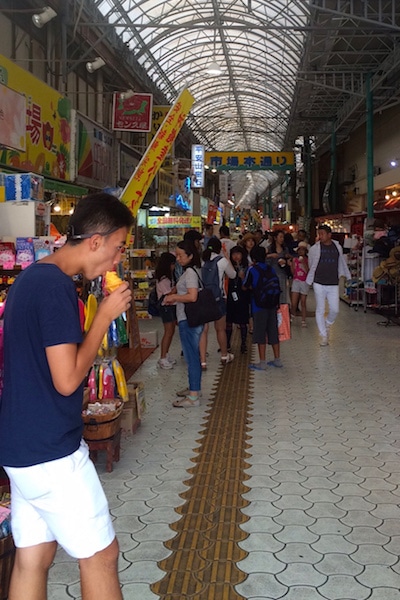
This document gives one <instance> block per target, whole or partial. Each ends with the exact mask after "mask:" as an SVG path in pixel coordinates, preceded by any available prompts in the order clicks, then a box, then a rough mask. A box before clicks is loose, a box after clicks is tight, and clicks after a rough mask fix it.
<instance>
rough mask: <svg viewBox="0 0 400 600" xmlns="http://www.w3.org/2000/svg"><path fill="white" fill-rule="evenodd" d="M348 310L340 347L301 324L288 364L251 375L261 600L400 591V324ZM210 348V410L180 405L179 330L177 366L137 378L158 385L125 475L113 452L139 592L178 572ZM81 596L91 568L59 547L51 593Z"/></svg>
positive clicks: (127, 562)
mask: <svg viewBox="0 0 400 600" xmlns="http://www.w3.org/2000/svg"><path fill="white" fill-rule="evenodd" d="M310 304H311V305H312V297H311V298H310ZM340 309H341V312H340V315H339V318H338V320H337V322H336V324H335V326H334V328H333V330H332V335H331V343H330V345H329V346H327V347H319V346H318V344H317V332H316V326H315V322H314V320H313V319H309V326H308V328H307V329H302V328H301V327H300V319H296V320H295V322H294V323H293V327H292V340H291V341H289V342H284V343H283V344H282V347H281V354H282V359H283V362H284V368H283V369H275V368H272V367H270V368H268V370H267V371H266V372H265V373H264V372H253V374H252V376H251V377H252V381H253V398H252V400H253V402H254V404H253V406H252V410H251V413H250V415H249V418H250V421H251V423H250V426H251V427H252V431H251V432H250V433H251V435H252V439H251V440H250V443H251V448H250V449H249V452H250V453H251V456H250V457H249V458H248V459H247V461H248V462H249V463H250V464H251V466H250V469H249V470H248V471H247V472H248V474H250V476H251V477H250V479H248V480H247V481H246V485H247V486H249V487H250V488H251V489H250V491H249V492H248V493H247V494H245V496H246V498H247V499H248V500H250V504H249V505H248V506H247V507H246V508H244V509H243V511H244V512H245V513H246V515H248V516H249V517H250V518H249V520H248V521H247V522H246V523H244V524H243V525H242V528H243V529H244V530H245V532H247V533H248V537H247V538H246V539H245V540H244V541H242V542H240V546H241V547H242V548H243V549H244V550H246V551H247V552H248V555H247V557H246V558H245V559H244V560H243V561H241V562H240V563H239V565H238V566H239V568H240V569H241V570H242V571H244V572H245V573H246V574H247V577H246V579H245V580H244V582H242V583H241V584H239V585H238V586H236V593H237V594H239V595H241V596H242V597H243V598H246V599H249V600H250V599H251V600H262V599H267V598H268V599H275V598H284V599H285V600H317V599H323V598H325V599H328V600H344V599H350V600H362V599H367V598H368V599H372V600H400V591H399V588H400V562H399V553H400V518H399V517H400V506H399V504H400V487H399V484H400V460H399V459H400V401H399V387H400V386H399V364H400V360H399V359H400V344H399V340H400V328H398V327H396V326H390V327H383V326H379V325H377V322H378V321H382V317H379V316H377V315H375V314H373V313H367V314H364V312H363V311H362V310H360V311H357V312H356V311H354V309H353V308H349V307H348V306H346V305H345V304H344V303H341V306H340ZM156 323H157V321H156V320H154V321H153V322H152V323H146V324H145V325H144V326H145V327H147V328H152V327H153V326H154V325H155V324H156ZM209 351H210V356H209V358H208V364H209V368H208V370H207V372H206V373H205V374H204V378H203V400H202V405H201V407H200V408H194V409H187V410H178V409H174V408H172V407H171V401H172V400H173V399H174V392H175V391H176V390H177V389H180V388H182V387H185V385H186V369H185V366H184V362H183V359H180V358H179V353H180V346H179V340H178V335H177V334H176V337H175V339H174V344H173V352H172V353H173V354H174V355H175V356H176V357H177V359H178V364H177V366H176V367H175V368H174V369H173V370H171V371H161V370H160V369H159V368H158V367H157V364H156V363H157V359H158V357H159V351H158V350H156V352H155V353H154V354H153V355H151V357H150V358H149V359H147V360H146V362H145V363H144V365H143V366H142V367H141V368H140V370H139V371H137V372H136V374H135V376H134V379H136V380H142V381H144V382H145V388H146V400H147V405H148V410H147V414H146V416H145V418H144V419H143V422H142V426H141V427H140V429H139V430H138V432H137V433H136V435H134V436H130V437H129V436H126V437H124V439H123V441H122V450H121V460H120V462H119V463H117V464H115V466H114V471H113V472H112V473H106V472H105V462H102V460H103V459H102V458H101V456H100V460H99V463H98V471H99V474H100V475H101V479H102V482H103V484H104V487H105V490H106V493H107V496H108V498H109V502H110V509H111V513H112V515H113V517H114V519H115V521H114V523H115V528H116V531H117V534H118V538H119V542H120V547H121V559H120V578H121V583H122V584H123V594H124V599H125V600H156V599H157V598H159V596H158V595H156V594H154V593H153V592H152V591H151V590H150V584H152V583H154V582H156V581H158V580H159V579H160V578H162V577H163V575H164V572H163V571H162V570H161V569H160V568H159V566H158V564H157V562H158V561H161V560H162V559H164V558H166V557H167V556H169V555H170V551H169V550H168V549H166V548H165V546H164V544H163V542H164V541H166V540H168V539H170V538H171V537H173V535H175V533H174V532H173V531H172V529H170V527H169V525H170V524H171V523H174V522H175V521H177V520H178V519H179V515H178V514H177V512H175V510H174V508H175V507H177V506H179V505H181V504H183V502H184V500H182V498H180V496H179V494H180V493H181V492H183V491H185V490H186V489H187V486H186V485H185V484H184V483H183V481H185V480H187V479H188V474H187V471H186V470H187V469H188V468H190V467H191V466H192V465H193V463H192V462H191V460H190V459H191V457H193V456H194V455H195V453H194V448H196V447H198V446H199V438H200V435H199V432H200V431H201V430H202V429H203V425H204V415H205V411H206V402H207V398H208V397H209V396H210V395H212V390H213V389H214V384H215V381H216V377H217V370H218V361H219V355H218V354H217V352H216V343H215V336H214V334H213V333H211V335H210V344H209ZM71 598H74V599H78V598H80V591H79V572H78V567H77V565H76V563H75V562H74V561H71V559H69V557H68V556H66V555H65V553H64V552H63V551H59V552H58V554H57V559H56V562H55V564H54V566H53V567H52V569H51V572H50V585H49V600H67V599H69V600H71ZM176 598H179V594H178V595H177V596H176ZM182 600H183V599H182ZM216 600H222V599H216Z"/></svg>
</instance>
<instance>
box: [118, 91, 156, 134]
mask: <svg viewBox="0 0 400 600" xmlns="http://www.w3.org/2000/svg"><path fill="white" fill-rule="evenodd" d="M152 110H153V95H152V94H133V96H131V97H130V98H127V99H126V100H123V99H122V98H121V94H120V93H118V92H116V93H115V94H114V97H113V122H112V128H113V129H114V130H117V131H150V129H151V116H152Z"/></svg>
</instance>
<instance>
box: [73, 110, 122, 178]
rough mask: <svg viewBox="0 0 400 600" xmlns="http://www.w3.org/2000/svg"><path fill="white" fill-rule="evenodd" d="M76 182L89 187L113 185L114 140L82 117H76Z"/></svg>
mask: <svg viewBox="0 0 400 600" xmlns="http://www.w3.org/2000/svg"><path fill="white" fill-rule="evenodd" d="M76 119H77V139H76V142H77V157H78V172H77V182H78V183H80V184H83V185H87V186H89V187H96V188H105V187H109V186H113V185H115V177H114V174H113V173H114V170H113V151H114V138H113V135H112V133H111V132H110V131H108V130H107V129H103V128H102V127H99V126H98V125H97V123H95V122H94V121H91V120H90V119H88V118H87V117H84V116H83V115H79V114H78V115H77V117H76Z"/></svg>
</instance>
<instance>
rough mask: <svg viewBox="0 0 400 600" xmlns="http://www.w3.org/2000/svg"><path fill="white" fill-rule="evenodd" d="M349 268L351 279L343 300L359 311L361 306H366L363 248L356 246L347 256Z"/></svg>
mask: <svg viewBox="0 0 400 600" xmlns="http://www.w3.org/2000/svg"><path fill="white" fill-rule="evenodd" d="M347 266H348V267H349V271H350V274H351V279H350V281H349V282H348V285H347V286H346V294H345V295H344V296H343V297H342V299H343V300H344V301H345V302H347V304H348V305H349V306H351V307H353V308H354V309H355V310H358V307H359V306H363V305H364V284H363V279H362V248H361V247H360V245H359V244H356V245H355V246H354V247H353V248H351V249H350V252H349V253H348V254H347Z"/></svg>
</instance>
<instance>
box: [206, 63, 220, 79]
mask: <svg viewBox="0 0 400 600" xmlns="http://www.w3.org/2000/svg"><path fill="white" fill-rule="evenodd" d="M206 71H207V73H208V74H209V75H214V76H216V75H221V73H222V69H221V67H220V66H219V64H218V63H217V62H216V61H215V60H213V61H211V62H210V64H209V65H208V67H207V69H206Z"/></svg>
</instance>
